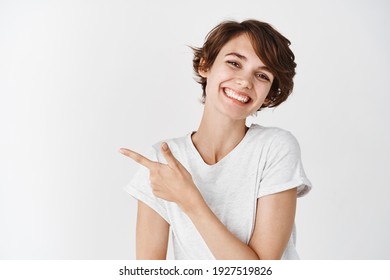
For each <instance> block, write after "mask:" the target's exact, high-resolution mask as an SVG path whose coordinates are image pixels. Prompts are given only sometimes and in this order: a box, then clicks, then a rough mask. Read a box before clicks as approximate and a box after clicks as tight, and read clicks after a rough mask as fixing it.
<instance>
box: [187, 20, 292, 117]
mask: <svg viewBox="0 0 390 280" xmlns="http://www.w3.org/2000/svg"><path fill="white" fill-rule="evenodd" d="M243 33H246V34H247V35H248V36H249V38H250V40H251V42H252V47H253V49H254V50H255V52H256V54H257V55H258V57H259V58H260V60H261V61H262V62H263V63H264V64H265V65H266V66H267V67H268V68H269V69H270V71H271V73H272V74H273V75H274V80H273V82H272V85H271V89H270V91H269V93H268V95H267V98H266V99H267V100H268V103H267V104H265V103H264V104H263V105H262V106H261V107H260V108H259V109H258V110H259V111H260V109H262V108H265V107H269V108H272V107H276V106H278V105H279V104H281V103H282V102H284V101H285V100H286V99H287V97H288V96H289V95H290V94H291V92H292V90H293V87H294V82H293V78H294V76H295V67H296V66H297V64H296V63H295V62H294V59H295V56H294V53H293V52H292V51H291V49H290V47H289V46H290V44H291V42H290V41H289V40H288V39H287V38H285V37H284V36H283V35H282V34H280V33H279V32H278V31H276V30H275V29H274V28H273V27H272V26H271V25H269V24H268V23H265V22H261V21H257V20H246V21H243V22H241V23H239V22H236V21H224V22H222V23H220V24H219V25H217V26H216V27H214V28H213V29H212V30H211V31H210V32H209V33H208V34H207V36H206V39H205V43H204V44H203V47H201V48H196V47H192V50H193V51H194V58H193V68H194V71H195V75H196V77H197V82H198V83H200V84H201V85H202V89H203V95H202V103H204V101H205V98H206V84H207V79H206V78H204V77H202V76H201V75H200V74H199V69H202V70H207V69H209V68H211V66H212V65H213V63H214V61H215V59H216V57H217V55H218V53H219V52H220V50H221V49H222V47H223V46H224V45H225V44H226V43H227V42H228V41H230V40H231V39H233V38H235V37H237V36H239V35H241V34H243ZM201 63H202V65H201Z"/></svg>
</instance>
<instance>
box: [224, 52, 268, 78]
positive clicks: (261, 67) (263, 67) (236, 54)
mask: <svg viewBox="0 0 390 280" xmlns="http://www.w3.org/2000/svg"><path fill="white" fill-rule="evenodd" d="M229 55H233V56H236V57H238V58H240V59H242V60H244V61H247V60H248V59H247V58H246V56H245V55H242V54H239V53H237V52H231V53H228V54H226V55H225V57H226V56H229ZM259 69H262V70H265V71H268V72H270V73H272V72H271V70H270V69H269V68H268V67H267V66H265V65H264V66H260V67H259Z"/></svg>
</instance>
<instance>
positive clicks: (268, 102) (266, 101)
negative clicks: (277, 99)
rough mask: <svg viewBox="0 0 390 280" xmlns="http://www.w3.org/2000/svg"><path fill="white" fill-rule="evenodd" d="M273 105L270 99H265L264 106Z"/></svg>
mask: <svg viewBox="0 0 390 280" xmlns="http://www.w3.org/2000/svg"><path fill="white" fill-rule="evenodd" d="M270 103H271V100H270V99H268V98H266V99H264V102H263V105H266V106H267V105H269V104H270Z"/></svg>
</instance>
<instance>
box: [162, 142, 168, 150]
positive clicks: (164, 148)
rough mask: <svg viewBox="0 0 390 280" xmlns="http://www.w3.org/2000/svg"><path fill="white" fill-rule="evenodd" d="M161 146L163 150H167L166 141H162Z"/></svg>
mask: <svg viewBox="0 0 390 280" xmlns="http://www.w3.org/2000/svg"><path fill="white" fill-rule="evenodd" d="M161 147H162V148H163V150H164V151H166V150H168V145H167V143H165V142H164V143H162V145H161Z"/></svg>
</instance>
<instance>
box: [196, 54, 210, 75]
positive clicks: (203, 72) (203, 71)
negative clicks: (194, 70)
mask: <svg viewBox="0 0 390 280" xmlns="http://www.w3.org/2000/svg"><path fill="white" fill-rule="evenodd" d="M204 64H205V60H204V59H203V58H201V59H200V63H199V67H198V73H199V75H200V76H201V77H203V78H207V76H208V73H207V71H208V69H205V68H204Z"/></svg>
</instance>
